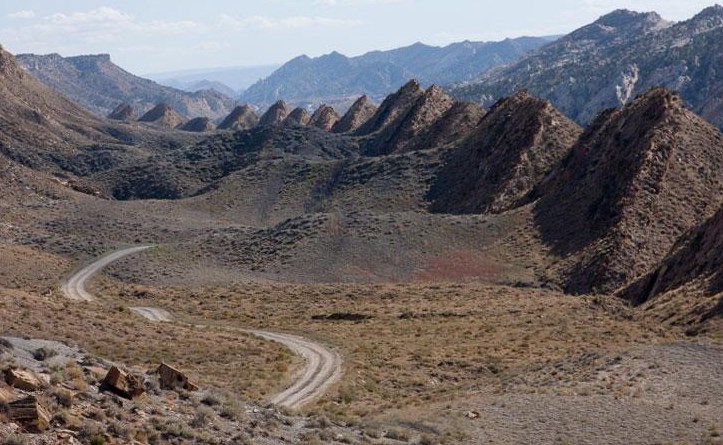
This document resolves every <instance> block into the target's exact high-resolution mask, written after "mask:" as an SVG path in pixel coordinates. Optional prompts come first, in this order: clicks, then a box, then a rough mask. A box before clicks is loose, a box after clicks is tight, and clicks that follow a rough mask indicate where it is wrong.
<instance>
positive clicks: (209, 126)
mask: <svg viewBox="0 0 723 445" xmlns="http://www.w3.org/2000/svg"><path fill="white" fill-rule="evenodd" d="M178 129H179V130H183V131H192V132H194V133H205V132H208V131H213V130H215V129H216V126H215V125H214V124H213V122H211V119H209V118H207V117H197V118H195V119H191V120H190V121H188V122H186V123H185V124H181V125H180V126H179V127H178Z"/></svg>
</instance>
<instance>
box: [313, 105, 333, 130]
mask: <svg viewBox="0 0 723 445" xmlns="http://www.w3.org/2000/svg"><path fill="white" fill-rule="evenodd" d="M338 121H339V115H338V114H337V112H336V111H335V110H334V108H332V107H330V106H328V105H326V104H321V105H320V106H319V108H317V109H316V111H314V114H312V115H311V119H309V126H310V127H316V128H319V129H322V130H324V131H331V129H332V128H334V125H335V124H336V123H337V122H338Z"/></svg>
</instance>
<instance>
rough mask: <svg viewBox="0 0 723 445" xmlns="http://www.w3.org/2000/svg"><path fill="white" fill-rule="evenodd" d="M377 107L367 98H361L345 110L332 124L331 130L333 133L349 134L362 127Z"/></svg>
mask: <svg viewBox="0 0 723 445" xmlns="http://www.w3.org/2000/svg"><path fill="white" fill-rule="evenodd" d="M376 111H377V107H376V106H375V105H374V104H373V103H371V101H370V100H369V97H368V96H366V95H365V96H362V97H360V98H359V99H357V100H356V101H354V103H353V104H352V106H351V107H350V108H349V109H348V110H347V112H346V113H345V114H344V116H342V117H341V119H339V122H337V123H336V124H334V127H332V130H331V131H333V132H334V133H349V132H352V131H355V130H356V129H357V128H359V127H361V126H362V125H364V124H365V123H366V122H367V121H368V120H369V119H371V117H372V116H374V113H376Z"/></svg>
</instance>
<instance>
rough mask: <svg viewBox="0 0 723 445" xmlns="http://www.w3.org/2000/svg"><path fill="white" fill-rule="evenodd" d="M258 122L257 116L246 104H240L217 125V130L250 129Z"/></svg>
mask: <svg viewBox="0 0 723 445" xmlns="http://www.w3.org/2000/svg"><path fill="white" fill-rule="evenodd" d="M258 123H259V117H258V115H257V114H256V112H255V111H254V109H253V108H251V107H250V106H248V105H240V106H238V107H236V108H234V109H233V111H231V113H230V114H229V115H228V116H226V117H225V118H224V120H223V121H222V122H221V123H220V124H219V125H218V129H219V130H250V129H251V128H253V127H255V126H256V124H258Z"/></svg>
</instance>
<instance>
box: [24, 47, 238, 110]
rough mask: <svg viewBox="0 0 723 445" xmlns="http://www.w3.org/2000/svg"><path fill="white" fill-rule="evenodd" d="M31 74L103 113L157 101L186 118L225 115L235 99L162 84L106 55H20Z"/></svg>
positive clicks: (146, 106) (141, 107) (147, 107)
mask: <svg viewBox="0 0 723 445" xmlns="http://www.w3.org/2000/svg"><path fill="white" fill-rule="evenodd" d="M17 59H18V63H20V65H21V66H22V67H23V68H25V70H27V72H28V73H30V75H32V76H33V77H35V78H37V79H38V80H40V81H41V82H43V83H44V84H46V85H48V86H50V87H52V88H53V89H55V90H57V91H59V92H61V93H62V94H63V95H65V96H66V97H68V98H70V99H72V100H74V101H76V102H77V103H79V104H81V105H83V106H84V107H86V108H88V109H89V110H91V111H93V112H94V113H96V114H98V115H100V116H106V115H108V114H109V113H110V112H111V111H113V109H115V108H116V107H117V106H118V104H120V103H128V104H131V105H132V106H133V107H134V108H135V109H136V110H138V112H139V113H145V112H146V111H148V110H150V109H151V108H153V107H154V106H155V105H156V104H158V103H168V104H169V105H171V106H172V107H173V108H175V109H176V110H178V112H179V113H181V114H182V115H184V116H186V117H198V116H205V117H209V118H212V119H216V118H221V117H225V116H226V115H227V114H229V112H230V111H231V110H232V109H233V106H234V100H233V99H231V98H230V97H228V96H225V95H223V94H221V93H218V92H216V91H213V90H203V91H198V92H195V93H189V92H186V91H181V90H177V89H174V88H170V87H166V86H163V85H159V84H157V83H155V82H153V81H152V80H148V79H143V78H141V77H138V76H135V75H133V74H131V73H129V72H127V71H125V70H123V69H122V68H120V67H119V66H117V65H115V64H114V63H113V62H112V61H111V59H110V56H109V55H107V54H100V55H89V56H77V57H62V56H60V55H58V54H49V55H44V56H40V55H34V54H21V55H18V56H17Z"/></svg>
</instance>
